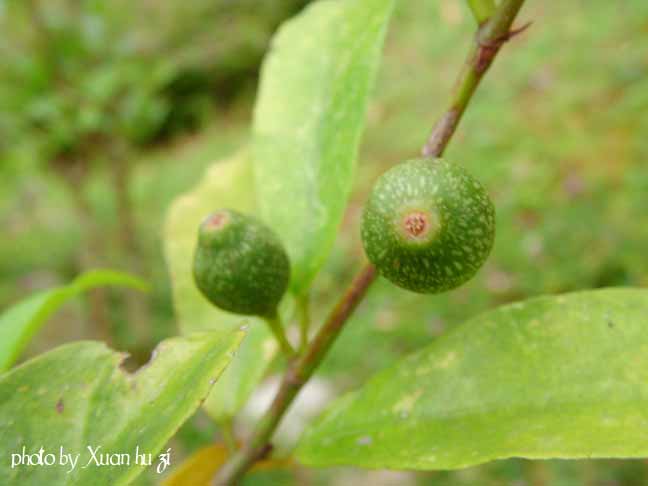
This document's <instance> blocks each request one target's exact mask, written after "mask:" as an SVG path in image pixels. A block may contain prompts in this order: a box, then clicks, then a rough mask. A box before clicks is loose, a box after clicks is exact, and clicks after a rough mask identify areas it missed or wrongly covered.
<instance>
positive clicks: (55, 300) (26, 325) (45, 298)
mask: <svg viewBox="0 0 648 486" xmlns="http://www.w3.org/2000/svg"><path fill="white" fill-rule="evenodd" d="M106 285H117V286H121V287H130V288H133V289H137V290H141V291H145V290H147V289H148V286H147V284H146V283H145V282H144V281H142V280H140V279H139V278H136V277H133V276H132V275H128V274H126V273H122V272H116V271H112V270H92V271H90V272H86V273H84V274H83V275H80V276H79V277H77V278H76V279H75V280H74V281H73V282H72V283H70V284H69V285H65V286H62V287H57V288H54V289H50V290H45V291H43V292H39V293H37V294H34V295H32V296H30V297H27V298H26V299H24V300H22V301H20V302H18V303H17V304H15V305H14V306H12V307H10V308H9V309H7V310H6V311H4V312H3V313H2V315H0V372H2V371H4V370H6V369H8V368H9V367H10V366H11V365H12V364H13V363H14V362H15V361H16V360H17V359H18V357H19V356H20V353H21V352H22V351H23V350H24V349H25V347H26V346H27V344H28V343H29V341H30V340H31V339H32V337H34V335H35V334H36V332H37V331H38V330H39V329H40V328H41V327H43V325H44V324H45V322H46V321H47V319H48V318H49V317H50V316H51V315H52V314H53V313H54V312H56V311H57V310H58V309H59V307H61V306H62V305H63V304H65V302H67V301H68V300H70V299H71V298H73V297H76V296H77V295H79V294H81V293H83V292H86V291H88V290H90V289H93V288H95V287H101V286H106Z"/></svg>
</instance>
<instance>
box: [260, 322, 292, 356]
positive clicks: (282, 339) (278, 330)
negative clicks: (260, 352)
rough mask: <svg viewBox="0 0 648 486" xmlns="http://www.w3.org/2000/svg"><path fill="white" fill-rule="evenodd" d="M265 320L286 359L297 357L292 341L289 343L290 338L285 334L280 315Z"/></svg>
mask: <svg viewBox="0 0 648 486" xmlns="http://www.w3.org/2000/svg"><path fill="white" fill-rule="evenodd" d="M264 319H265V321H266V322H267V323H268V326H270V330H271V331H272V333H273V334H274V336H275V338H276V339H277V342H278V343H279V346H280V347H281V351H282V352H283V353H284V354H285V355H286V357H288V358H292V357H293V356H295V354H296V352H295V349H294V348H293V347H292V344H290V341H288V338H287V337H286V333H285V332H284V329H283V326H282V325H281V319H280V318H279V314H278V313H276V314H274V316H270V317H266V318H264Z"/></svg>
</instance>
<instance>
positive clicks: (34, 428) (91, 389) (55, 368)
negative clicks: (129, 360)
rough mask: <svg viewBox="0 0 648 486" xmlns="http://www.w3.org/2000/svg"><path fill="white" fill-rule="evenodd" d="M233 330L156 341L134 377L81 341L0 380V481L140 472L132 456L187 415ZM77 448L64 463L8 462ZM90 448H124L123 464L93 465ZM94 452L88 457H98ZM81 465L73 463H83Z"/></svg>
mask: <svg viewBox="0 0 648 486" xmlns="http://www.w3.org/2000/svg"><path fill="white" fill-rule="evenodd" d="M243 336H244V333H243V332H241V331H235V332H225V333H218V332H212V333H196V334H194V335H191V336H188V337H186V338H173V339H169V340H166V341H163V342H162V343H160V345H159V346H158V348H157V350H156V353H155V354H154V357H153V358H152V361H151V362H150V363H149V364H148V365H146V366H145V367H143V368H142V369H140V370H139V371H138V372H137V373H135V374H132V375H131V374H128V373H126V372H125V371H124V370H122V369H121V368H120V363H121V362H122V361H123V359H124V355H123V354H121V353H117V352H114V351H112V350H110V349H108V348H107V347H106V346H105V345H104V344H103V343H98V342H92V341H86V342H77V343H72V344H68V345H65V346H62V347H60V348H57V349H55V350H53V351H50V352H48V353H46V354H43V355H41V356H39V357H37V358H35V359H33V360H31V361H28V362H27V363H25V364H24V365H21V366H19V367H17V368H15V369H14V370H12V371H10V372H8V373H7V374H5V375H4V376H2V378H0V437H2V441H1V442H0V456H1V457H2V458H3V460H2V461H1V462H0V477H2V478H3V479H4V480H5V481H6V482H7V483H8V484H21V485H24V486H29V485H34V486H41V485H45V484H56V485H66V486H68V485H69V486H71V485H79V486H87V485H89V484H92V485H93V486H102V485H106V486H116V485H122V484H127V483H129V482H130V481H132V480H133V479H134V478H135V476H137V475H138V474H139V473H141V472H142V471H143V469H144V467H143V466H141V465H135V464H134V462H135V452H136V451H137V449H138V448H139V452H140V453H145V454H153V461H152V463H153V465H154V466H153V467H157V464H158V462H159V461H158V457H157V456H156V455H155V454H156V453H157V452H158V451H159V450H160V449H161V448H162V447H163V446H164V444H165V443H166V441H167V440H168V439H169V438H170V437H171V436H172V435H173V434H174V433H175V432H176V431H177V429H178V428H179V427H180V425H181V424H182V423H183V422H184V421H185V420H187V418H189V417H190V416H191V414H193V413H194V412H195V410H196V409H197V408H198V406H199V405H200V403H201V400H203V399H204V398H205V396H206V395H207V393H208V391H209V389H210V388H211V387H212V384H213V383H214V381H215V380H216V379H217V378H218V376H219V375H220V374H221V372H222V371H223V369H224V368H225V367H226V366H227V364H228V362H229V361H230V359H231V357H232V354H233V353H234V352H235V351H236V349H237V347H238V345H239V344H240V342H241V339H243ZM23 446H24V447H25V449H26V450H25V452H26V453H27V454H34V453H38V451H39V450H40V449H41V447H42V448H43V449H44V453H45V454H49V453H51V454H54V455H55V457H56V462H60V461H59V459H58V458H59V457H60V453H61V448H63V452H64V453H65V454H73V455H76V454H80V456H79V459H78V463H77V465H76V467H75V468H74V470H72V471H71V472H69V474H68V470H70V466H69V465H68V466H67V467H66V466H62V465H60V464H59V465H51V466H25V465H24V464H23V465H17V464H14V466H15V467H13V468H12V467H11V465H12V459H13V460H14V461H16V462H17V458H16V457H15V456H12V454H21V453H22V451H23ZM88 446H90V447H92V448H93V449H96V448H97V447H101V449H100V450H99V451H98V454H116V453H120V454H128V455H129V456H130V465H125V464H124V462H122V463H121V464H120V465H112V466H110V465H104V466H97V465H96V464H95V463H94V462H91V460H92V455H91V454H90V451H89V450H88ZM165 452H166V451H165ZM98 454H97V457H99V455H98ZM88 463H89V465H88V467H86V468H83V466H85V465H86V464H88Z"/></svg>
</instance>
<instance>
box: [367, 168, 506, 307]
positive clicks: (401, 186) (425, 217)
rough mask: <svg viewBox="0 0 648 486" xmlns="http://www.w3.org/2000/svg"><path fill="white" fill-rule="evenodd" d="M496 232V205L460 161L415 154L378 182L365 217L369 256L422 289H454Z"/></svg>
mask: <svg viewBox="0 0 648 486" xmlns="http://www.w3.org/2000/svg"><path fill="white" fill-rule="evenodd" d="M494 238H495V209H494V207H493V203H492V202H491V200H490V198H489V197H488V194H487V193H486V191H485V189H484V187H483V186H482V185H481V184H480V183H479V182H478V181H477V180H475V179H474V178H473V177H472V176H471V175H470V174H468V172H466V170H465V169H463V168H462V167H461V166H459V165H457V164H454V163H450V162H447V161H445V160H443V159H415V160H409V161H406V162H403V163H402V164H399V165H397V166H395V167H393V168H392V169H390V170H388V171H387V172H385V173H384V174H383V175H382V176H381V177H380V178H379V179H378V181H377V182H376V185H375V186H374V188H373V190H372V192H371V195H370V197H369V201H368V202H367V205H366V206H365V209H364V213H363V218H362V242H363V244H364V248H365V251H366V253H367V256H368V257H369V260H370V261H371V262H372V263H373V264H374V266H375V267H376V268H377V269H378V271H379V272H380V273H381V274H382V275H383V276H384V277H386V278H387V279H388V280H390V281H391V282H392V283H394V284H396V285H398V286H399V287H403V288H405V289H408V290H412V291H414V292H419V293H426V294H427V293H438V292H443V291H446V290H450V289H453V288H455V287H458V286H459V285H461V284H463V283H464V282H466V281H467V280H469V279H470V278H471V277H473V276H474V275H475V273H476V272H477V270H479V268H480V267H481V266H482V265H483V264H484V261H485V260H486V258H487V257H488V254H489V253H490V251H491V248H492V247H493V240H494Z"/></svg>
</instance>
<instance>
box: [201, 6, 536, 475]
mask: <svg viewBox="0 0 648 486" xmlns="http://www.w3.org/2000/svg"><path fill="white" fill-rule="evenodd" d="M523 2H524V0H504V1H503V2H502V3H501V4H500V5H499V7H498V8H497V10H496V11H495V12H494V14H493V16H492V17H491V18H490V19H489V20H488V21H487V22H486V23H485V24H483V25H482V26H481V27H480V28H479V31H478V32H477V38H476V43H475V45H474V46H473V48H472V50H471V52H470V55H469V56H468V62H467V64H466V65H465V66H464V69H463V70H462V71H461V73H460V74H459V78H458V80H457V85H456V86H457V88H456V89H455V91H454V93H453V96H452V99H451V102H450V107H449V109H448V110H447V112H446V113H445V114H444V115H443V116H442V117H441V119H440V120H439V122H438V123H437V125H436V127H435V129H434V130H433V132H432V135H431V136H430V139H429V141H428V143H427V144H426V145H425V148H424V150H423V153H424V154H425V155H429V156H439V155H441V154H442V153H443V150H444V149H445V147H446V145H447V144H448V142H449V141H450V139H451V138H452V135H453V134H454V131H455V129H456V127H457V124H458V123H459V120H460V119H461V115H462V114H463V112H464V110H465V109H466V106H468V103H469V102H470V99H471V98H472V95H473V93H474V92H475V89H476V88H477V85H478V84H479V81H480V80H481V78H482V76H483V75H484V73H485V72H486V70H487V69H488V67H489V66H490V65H491V63H492V62H493V59H494V58H495V56H496V55H497V52H498V51H499V49H500V47H501V46H502V44H503V43H504V42H505V41H506V40H508V39H509V38H510V37H511V35H512V34H511V32H510V31H509V29H510V27H511V24H512V23H513V19H514V18H515V16H516V15H517V12H518V11H519V9H520V7H521V6H522V3H523ZM376 275H377V274H376V269H375V268H374V267H373V266H372V265H366V266H365V267H364V268H363V269H362V270H361V271H360V273H359V274H358V275H357V276H356V278H355V279H354V280H353V282H352V283H351V285H350V287H349V288H348V289H347V290H346V292H345V293H344V294H343V295H342V297H341V298H340V299H339V301H338V303H337V305H336V306H335V307H334V308H333V311H332V312H331V313H330V314H329V316H328V318H327V319H326V321H325V322H324V325H323V326H322V327H321V329H320V330H319V331H318V333H317V334H316V336H315V338H314V339H313V340H312V341H311V342H310V344H309V345H308V347H307V348H306V351H305V352H304V353H303V354H301V355H300V356H299V357H298V358H297V359H296V360H295V361H293V362H291V363H290V364H289V365H288V368H287V369H286V372H285V374H284V376H283V379H282V382H281V385H280V386H279V390H278V391H277V394H276V395H275V398H274V400H273V402H272V405H270V408H269V409H268V410H267V412H266V413H265V414H264V415H263V417H261V419H260V420H259V422H258V423H257V425H256V427H255V430H254V432H253V433H252V436H251V437H250V438H249V439H248V440H247V442H246V443H245V444H244V445H243V447H242V448H241V449H239V450H238V451H237V452H236V453H235V454H234V455H232V456H231V457H230V459H229V460H228V461H227V462H226V463H225V464H224V465H223V467H222V468H221V469H220V470H219V471H218V473H217V474H216V477H215V478H214V480H213V482H212V485H213V486H232V485H234V484H236V483H237V482H238V481H239V480H240V479H241V478H242V477H243V475H244V474H245V472H246V471H247V470H248V469H249V468H250V467H251V466H252V465H253V464H254V463H255V462H256V461H258V460H259V459H262V458H263V457H265V456H266V455H267V454H268V453H270V451H271V450H272V445H271V444H270V439H271V437H272V434H273V433H274V431H275V430H276V428H277V426H278V425H279V423H280V421H281V419H282V418H283V416H284V414H285V413H286V410H288V407H290V405H291V404H292V402H293V400H294V399H295V397H296V396H297V394H298V393H299V391H300V390H301V388H302V387H303V386H304V384H305V383H306V382H307V381H308V380H309V379H310V377H311V375H312V374H313V372H314V371H315V370H316V369H317V367H318V366H319V364H320V363H321V362H322V360H323V359H324V357H325V356H326V354H327V353H328V351H329V350H330V349H331V347H332V345H333V343H334V342H335V340H336V338H337V337H338V335H339V334H340V331H342V328H343V327H344V324H345V323H346V322H347V320H348V318H349V317H350V316H351V314H352V313H353V311H354V310H355V308H356V307H357V305H358V304H359V303H360V301H361V300H362V299H363V298H364V296H365V295H366V293H367V290H368V289H369V287H370V286H371V284H372V283H373V282H374V281H375V279H376Z"/></svg>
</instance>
